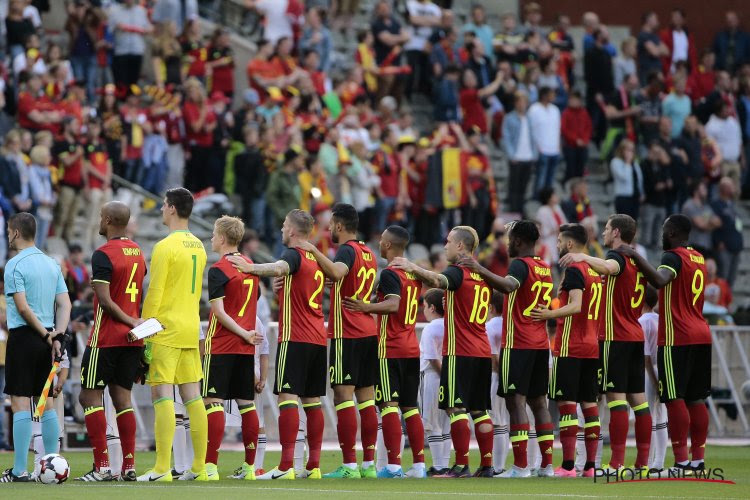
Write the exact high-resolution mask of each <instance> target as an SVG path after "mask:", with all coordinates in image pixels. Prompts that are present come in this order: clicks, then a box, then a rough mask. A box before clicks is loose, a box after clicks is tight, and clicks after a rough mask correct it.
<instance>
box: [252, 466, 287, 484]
mask: <svg viewBox="0 0 750 500" xmlns="http://www.w3.org/2000/svg"><path fill="white" fill-rule="evenodd" d="M294 477H295V476H294V467H289V468H288V469H287V470H284V471H281V470H279V468H278V467H274V468H273V469H271V470H269V471H268V472H266V473H265V474H261V475H260V476H255V479H257V480H259V481H268V480H272V479H294Z"/></svg>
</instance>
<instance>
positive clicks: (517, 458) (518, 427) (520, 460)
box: [510, 424, 529, 469]
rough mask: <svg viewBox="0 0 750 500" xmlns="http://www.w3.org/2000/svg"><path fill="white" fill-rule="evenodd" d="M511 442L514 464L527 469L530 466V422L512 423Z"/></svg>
mask: <svg viewBox="0 0 750 500" xmlns="http://www.w3.org/2000/svg"><path fill="white" fill-rule="evenodd" d="M510 443H511V446H512V447H513V465H515V466H516V467H518V468H519V469H525V468H526V467H528V466H529V462H528V456H527V454H526V451H527V448H528V446H529V424H515V425H514V424H511V425H510Z"/></svg>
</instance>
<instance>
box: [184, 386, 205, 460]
mask: <svg viewBox="0 0 750 500" xmlns="http://www.w3.org/2000/svg"><path fill="white" fill-rule="evenodd" d="M185 408H186V409H187V411H188V415H189V416H190V437H191V438H193V467H192V470H193V472H194V473H196V474H200V473H201V472H202V471H203V469H204V468H205V466H206V448H207V447H208V417H207V416H206V407H205V406H204V405H203V398H201V397H197V398H195V399H191V400H190V401H188V402H187V403H185Z"/></svg>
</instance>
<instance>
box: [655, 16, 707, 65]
mask: <svg viewBox="0 0 750 500" xmlns="http://www.w3.org/2000/svg"><path fill="white" fill-rule="evenodd" d="M685 21H686V19H685V13H684V12H683V11H682V9H672V13H671V22H670V24H669V27H668V28H664V29H663V30H661V33H659V38H661V41H662V43H664V45H666V46H667V48H668V49H669V53H668V54H667V55H666V56H664V57H662V58H661V64H662V68H663V72H664V76H667V75H669V74H671V73H674V69H675V64H676V63H677V61H686V62H687V63H688V68H689V70H690V71H695V68H696V67H697V66H698V56H697V51H696V49H695V38H694V37H693V32H692V31H690V30H688V29H687V26H685ZM675 49H677V50H675Z"/></svg>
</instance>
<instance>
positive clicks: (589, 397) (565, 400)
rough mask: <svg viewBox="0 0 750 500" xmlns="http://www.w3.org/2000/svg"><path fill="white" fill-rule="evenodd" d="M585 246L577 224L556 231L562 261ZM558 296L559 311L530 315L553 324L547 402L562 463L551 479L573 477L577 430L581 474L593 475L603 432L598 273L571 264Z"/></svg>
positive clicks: (544, 310)
mask: <svg viewBox="0 0 750 500" xmlns="http://www.w3.org/2000/svg"><path fill="white" fill-rule="evenodd" d="M587 243H588V234H587V232H586V228H585V227H583V226H582V225H581V224H565V225H563V226H561V227H560V234H559V235H558V237H557V250H558V252H559V255H560V256H561V257H562V256H564V255H566V254H568V253H570V252H582V251H583V250H584V249H585V248H586V244H587ZM558 298H559V299H560V307H559V308H558V309H547V308H545V307H541V306H539V305H537V307H535V308H534V309H533V310H532V311H531V317H532V318H534V319H536V320H544V321H546V320H548V319H556V320H557V331H556V333H555V343H554V346H553V349H552V354H553V356H554V359H553V362H552V375H551V380H550V383H549V399H552V400H554V401H557V407H558V409H559V410H560V442H561V443H562V449H563V463H562V466H561V467H558V468H557V469H556V470H555V476H558V477H576V470H575V456H576V434H577V433H578V427H579V426H580V427H583V432H584V436H585V438H584V439H585V442H586V464H585V466H584V469H583V476H584V477H594V467H595V461H596V450H597V447H598V445H599V432H600V429H601V427H600V425H599V407H598V405H597V400H598V397H599V390H598V386H597V385H598V384H597V372H598V370H599V344H598V342H597V338H596V328H597V324H598V322H599V305H600V304H601V298H602V281H601V278H600V276H599V273H597V272H596V271H594V270H593V269H591V267H590V266H589V265H588V264H586V263H585V262H574V263H572V264H571V265H570V266H568V267H567V268H565V271H564V274H563V279H562V283H561V284H560V290H559V293H558ZM577 403H580V405H581V410H582V412H583V417H584V419H585V422H578V413H577V409H576V404H577Z"/></svg>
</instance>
